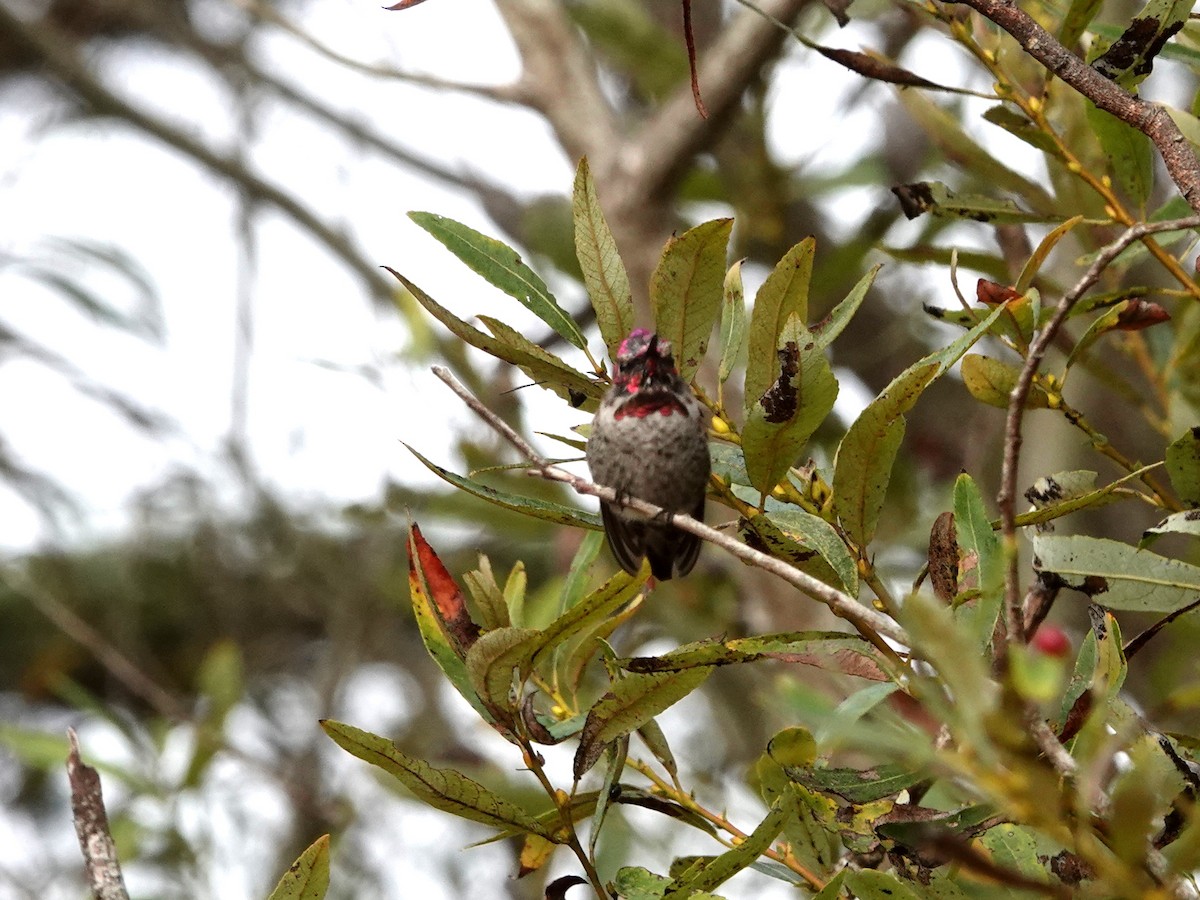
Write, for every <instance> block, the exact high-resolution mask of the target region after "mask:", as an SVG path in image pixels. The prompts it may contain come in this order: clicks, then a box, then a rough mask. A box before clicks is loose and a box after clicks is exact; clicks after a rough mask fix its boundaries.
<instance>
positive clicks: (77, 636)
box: [0, 570, 190, 722]
mask: <svg viewBox="0 0 1200 900" xmlns="http://www.w3.org/2000/svg"><path fill="white" fill-rule="evenodd" d="M0 583H3V584H5V585H6V586H7V587H8V588H9V589H10V590H12V591H13V592H14V593H15V594H18V595H19V596H21V597H23V598H25V599H26V600H28V601H29V603H30V604H31V605H32V606H33V608H34V609H36V610H37V611H38V612H40V613H41V614H42V615H44V616H45V617H46V618H47V619H49V620H50V621H51V622H53V623H54V624H55V625H56V626H57V627H58V628H59V630H61V631H62V633H63V634H65V635H66V636H67V637H69V638H71V640H73V641H75V642H76V643H78V644H79V645H80V646H81V647H83V648H84V649H86V650H87V651H88V652H89V653H91V654H92V655H93V656H94V657H95V658H96V660H97V661H98V662H99V663H100V664H101V665H102V666H103V667H104V670H105V671H106V672H108V673H109V674H110V675H112V676H113V678H115V679H116V680H117V681H119V682H120V683H121V685H122V686H123V687H124V688H125V689H126V690H127V691H129V693H131V694H133V695H134V696H135V697H139V698H140V699H142V700H143V701H145V702H146V703H148V704H149V705H150V706H151V707H152V708H153V709H154V710H156V711H157V712H158V713H159V714H160V715H162V716H164V717H165V718H167V719H170V720H172V721H175V722H186V721H189V720H190V715H189V712H188V710H187V708H186V707H185V706H184V705H183V703H181V702H180V701H179V700H177V699H176V698H175V697H174V696H173V695H172V694H171V693H169V692H168V691H166V690H164V689H163V688H162V687H161V686H160V685H159V684H158V683H157V682H156V681H155V680H154V679H153V678H151V677H150V676H149V675H147V674H146V673H145V672H143V671H142V670H141V669H140V668H138V666H137V665H136V664H135V663H134V662H133V661H131V660H130V659H129V657H127V656H126V655H125V654H123V653H122V652H121V651H120V650H118V649H117V648H116V647H114V646H113V645H112V644H110V643H109V642H108V641H107V640H106V639H105V638H104V637H103V636H102V635H101V634H100V633H99V632H98V631H96V629H94V628H93V627H92V626H91V625H89V624H88V623H87V622H85V621H84V620H83V619H81V618H80V617H79V616H78V615H76V614H75V612H73V611H72V610H71V609H70V608H69V607H68V606H67V605H66V604H65V603H63V602H62V601H61V600H59V599H58V598H57V597H55V596H53V595H52V594H50V593H49V592H47V591H45V590H43V589H42V588H40V587H38V585H36V584H34V583H33V582H32V581H30V580H29V579H28V578H25V577H24V576H18V575H15V574H14V573H13V572H12V571H11V570H8V571H5V570H0Z"/></svg>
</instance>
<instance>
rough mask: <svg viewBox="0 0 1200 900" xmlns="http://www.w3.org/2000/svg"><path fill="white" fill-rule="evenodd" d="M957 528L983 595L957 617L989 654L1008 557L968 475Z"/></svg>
mask: <svg viewBox="0 0 1200 900" xmlns="http://www.w3.org/2000/svg"><path fill="white" fill-rule="evenodd" d="M963 362H966V359H965V358H964V360H963ZM954 528H955V533H956V536H957V538H958V548H959V551H960V552H961V553H962V554H963V555H964V562H966V561H967V560H971V558H972V557H973V562H974V566H973V568H974V571H975V573H976V579H975V581H976V584H977V585H978V588H979V593H980V596H979V598H978V599H977V600H976V601H975V602H974V603H973V604H972V605H971V606H961V607H959V608H958V610H957V614H958V617H959V618H960V619H961V620H963V621H964V624H966V627H967V628H968V629H969V630H970V631H971V633H972V634H973V635H974V636H975V642H976V646H977V647H978V648H979V649H980V650H981V651H986V650H987V648H988V646H989V645H990V644H991V642H992V632H993V631H994V630H995V627H996V619H997V618H998V617H999V615H1000V608H1001V605H1002V604H1003V602H1004V594H1003V589H1004V553H1003V550H1002V549H1001V547H1000V538H999V537H997V535H996V532H995V531H993V530H992V523H991V520H990V519H989V518H988V515H987V510H986V509H985V508H984V505H983V494H982V493H981V492H980V490H979V486H978V485H977V484H975V481H974V479H973V478H971V476H970V475H967V474H965V473H964V474H962V475H959V476H958V479H957V480H956V481H955V482H954ZM965 567H966V566H964V568H965Z"/></svg>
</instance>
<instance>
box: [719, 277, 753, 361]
mask: <svg viewBox="0 0 1200 900" xmlns="http://www.w3.org/2000/svg"><path fill="white" fill-rule="evenodd" d="M742 262H743V261H742V260H740V259H739V260H738V261H737V262H735V263H734V264H733V265H732V266H730V267H729V271H728V272H726V273H725V292H724V297H725V301H724V302H723V303H722V304H721V365H720V368H719V369H718V373H717V374H718V377H719V378H720V381H721V384H724V383H725V382H726V381H728V380H729V376H730V375H731V374H733V368H734V366H735V365H737V361H738V359H739V358H740V357H741V355H742V350H743V349H745V344H746V291H745V288H744V287H743V286H742Z"/></svg>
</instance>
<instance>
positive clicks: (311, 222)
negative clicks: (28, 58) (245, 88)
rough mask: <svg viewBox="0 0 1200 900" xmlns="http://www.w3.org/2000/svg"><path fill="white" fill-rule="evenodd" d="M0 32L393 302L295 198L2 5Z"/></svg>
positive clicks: (95, 105)
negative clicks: (114, 84) (128, 95)
mask: <svg viewBox="0 0 1200 900" xmlns="http://www.w3.org/2000/svg"><path fill="white" fill-rule="evenodd" d="M0 32H3V33H4V34H5V35H6V37H7V38H8V39H10V40H11V42H13V43H14V44H15V45H17V46H18V47H21V48H23V49H25V50H27V51H28V52H30V53H32V54H34V55H36V56H37V57H38V58H39V59H40V60H41V61H42V63H43V64H44V65H45V67H46V70H47V71H48V72H49V73H50V74H52V75H53V76H55V77H57V78H58V79H59V80H60V81H62V83H63V84H64V85H65V86H66V87H67V88H69V89H70V90H71V91H73V92H74V93H76V94H77V95H78V96H79V97H80V98H81V99H82V100H83V101H84V103H86V104H87V105H88V106H89V107H90V108H91V109H92V111H93V112H95V113H97V114H99V115H106V116H114V117H116V118H118V119H123V120H124V121H126V122H128V123H129V124H130V125H133V126H135V127H136V128H138V129H139V130H141V131H143V132H145V133H146V134H148V135H150V136H151V137H153V138H155V139H156V140H158V141H160V142H161V143H164V144H166V145H167V146H169V147H173V148H174V149H176V150H178V151H180V152H182V153H183V154H185V155H186V156H190V157H191V158H193V159H195V160H196V161H197V162H199V163H201V164H202V165H204V166H205V167H207V168H208V169H211V170H212V171H213V172H216V173H217V174H218V175H220V176H222V177H223V178H225V179H227V180H229V181H230V182H232V183H233V184H234V186H236V187H237V188H238V189H240V190H242V191H243V192H245V193H246V195H247V196H249V197H250V198H252V199H254V200H259V201H262V202H264V203H266V204H268V205H270V206H273V207H275V208H276V209H278V210H279V211H280V212H282V213H283V214H284V215H285V216H287V217H288V218H290V219H291V220H292V221H293V222H295V223H296V224H297V225H299V226H300V227H301V228H302V229H304V230H305V231H307V232H308V233H310V234H311V235H312V236H313V237H314V238H316V240H317V241H318V242H319V243H321V244H323V245H324V246H325V247H326V248H327V249H328V250H329V251H330V252H331V253H333V254H334V255H335V256H337V257H338V258H339V259H341V260H342V261H343V262H344V263H345V264H346V265H347V266H348V267H349V268H350V269H351V271H353V272H355V273H356V274H357V275H358V276H359V278H361V279H362V281H363V282H364V283H365V285H366V287H367V289H368V290H369V291H370V292H371V294H372V295H373V296H375V297H378V298H387V297H390V296H391V293H392V289H391V284H390V283H389V282H388V281H386V280H385V279H384V278H383V277H382V276H381V275H380V274H379V269H378V267H377V266H375V265H374V264H373V263H372V262H370V261H369V260H367V259H366V258H365V257H363V256H362V255H361V254H360V253H359V251H358V250H357V248H355V247H354V245H353V244H352V243H351V242H350V240H349V239H348V238H347V236H346V235H344V234H342V233H341V232H339V231H337V230H335V229H334V228H332V227H331V226H330V225H329V224H327V223H326V222H325V221H323V220H322V219H321V218H319V217H318V216H317V214H316V213H314V212H313V211H312V210H311V209H309V208H308V207H307V206H305V205H304V204H302V203H301V202H300V201H299V200H297V199H296V197H295V196H293V195H291V194H288V193H286V192H285V191H283V190H281V189H280V188H278V187H276V186H275V185H273V184H271V183H269V182H267V181H265V180H263V179H262V178H260V177H259V176H258V175H256V174H254V173H253V172H251V171H250V170H248V169H247V168H246V167H245V166H244V165H243V164H242V163H241V162H240V161H239V160H237V159H235V158H233V157H231V156H226V155H222V154H220V153H217V152H216V151H215V150H212V149H211V148H209V147H208V146H207V145H206V144H204V143H202V142H201V141H199V140H197V139H196V138H195V137H193V136H192V135H190V134H188V133H187V132H186V131H184V130H183V129H181V128H176V127H175V126H173V125H170V124H168V123H167V122H165V121H163V120H162V119H160V118H158V117H156V116H154V115H153V114H151V113H148V112H146V111H144V110H142V109H140V108H138V107H136V106H134V105H133V104H131V103H129V102H127V101H126V100H124V99H122V98H121V97H118V96H117V95H116V94H114V93H113V92H112V91H110V90H109V89H108V88H107V87H105V86H104V85H103V84H102V83H101V82H100V81H99V80H98V79H97V78H96V76H95V75H94V73H93V72H92V71H91V70H90V69H89V68H88V67H87V65H86V64H85V63H84V62H83V61H82V60H81V59H80V57H79V54H78V53H77V52H76V50H75V47H74V46H73V45H72V43H71V41H70V40H68V39H66V38H64V37H63V36H61V35H60V34H59V33H58V32H57V31H56V30H55V29H53V28H52V27H51V26H50V25H48V24H46V23H45V22H39V23H36V24H32V23H29V22H27V21H25V20H24V19H22V18H20V17H19V16H17V15H14V14H13V13H12V12H11V11H10V10H9V8H8V7H7V6H5V5H4V4H3V3H0Z"/></svg>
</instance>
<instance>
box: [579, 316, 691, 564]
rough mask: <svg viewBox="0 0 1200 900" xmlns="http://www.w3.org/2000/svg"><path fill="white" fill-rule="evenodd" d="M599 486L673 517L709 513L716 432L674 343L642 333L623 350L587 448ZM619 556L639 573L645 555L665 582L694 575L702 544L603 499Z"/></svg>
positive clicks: (637, 330)
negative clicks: (707, 491)
mask: <svg viewBox="0 0 1200 900" xmlns="http://www.w3.org/2000/svg"><path fill="white" fill-rule="evenodd" d="M587 461H588V468H589V469H591V472H592V479H593V480H594V481H595V482H596V483H597V484H602V485H605V486H607V487H610V488H612V489H613V490H615V491H616V492H617V494H618V495H619V496H630V497H637V498H638V499H640V500H645V501H646V502H647V503H653V504H654V505H655V506H660V507H662V508H663V509H664V510H666V511H668V512H681V513H687V514H689V515H691V516H692V517H693V518H696V519H702V518H703V516H704V488H705V485H707V484H708V475H709V468H710V464H709V458H708V431H707V424H706V416H705V415H704V410H703V407H702V406H701V405H700V401H699V400H697V399H696V395H695V394H693V393H692V389H691V388H690V387H688V384H687V382H685V381H684V380H683V378H682V377H680V375H679V370H678V369H677V368H676V367H675V358H674V357H673V356H672V355H671V345H670V344H669V343H668V342H667V341H664V340H660V339H659V337H658V335H656V334H653V333H651V332H649V331H647V330H646V329H644V328H635V329H634V330H633V331H631V332H630V333H629V336H628V337H627V338H625V340H623V341H622V342H621V346H620V347H619V348H618V350H617V358H616V360H615V371H614V372H613V381H612V387H611V388H609V390H608V393H607V394H605V395H604V399H603V400H601V401H600V408H599V409H598V410H597V411H596V418H595V420H594V421H593V422H592V434H591V437H590V438H589V439H588V444H587ZM600 514H601V517H602V518H603V520H604V533H605V536H606V537H607V538H608V546H609V547H610V548H611V550H612V553H613V556H615V557H616V559H617V562H618V563H620V564H621V568H623V569H625V571H627V572H629V573H631V574H636V573H637V572H638V571H639V570H640V569H641V567H642V560H643V558H645V559H649V560H650V571H651V572H652V573H653V574H654V577H655V578H657V579H658V580H659V581H666V580H667V579H669V578H673V577H675V576H676V575H686V574H687V573H688V572H690V571H691V569H692V566H694V565H695V564H696V558H697V557H698V556H699V555H700V539H699V538H698V537H696V536H695V535H693V534H688V533H687V532H686V531H680V530H679V529H677V528H675V527H674V526H673V525H670V524H668V523H666V522H660V521H655V520H654V519H652V518H650V517H648V516H645V515H643V514H642V513H639V512H635V511H634V510H632V509H629V508H627V507H622V506H619V505H617V504H614V503H608V502H605V501H601V503H600Z"/></svg>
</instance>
